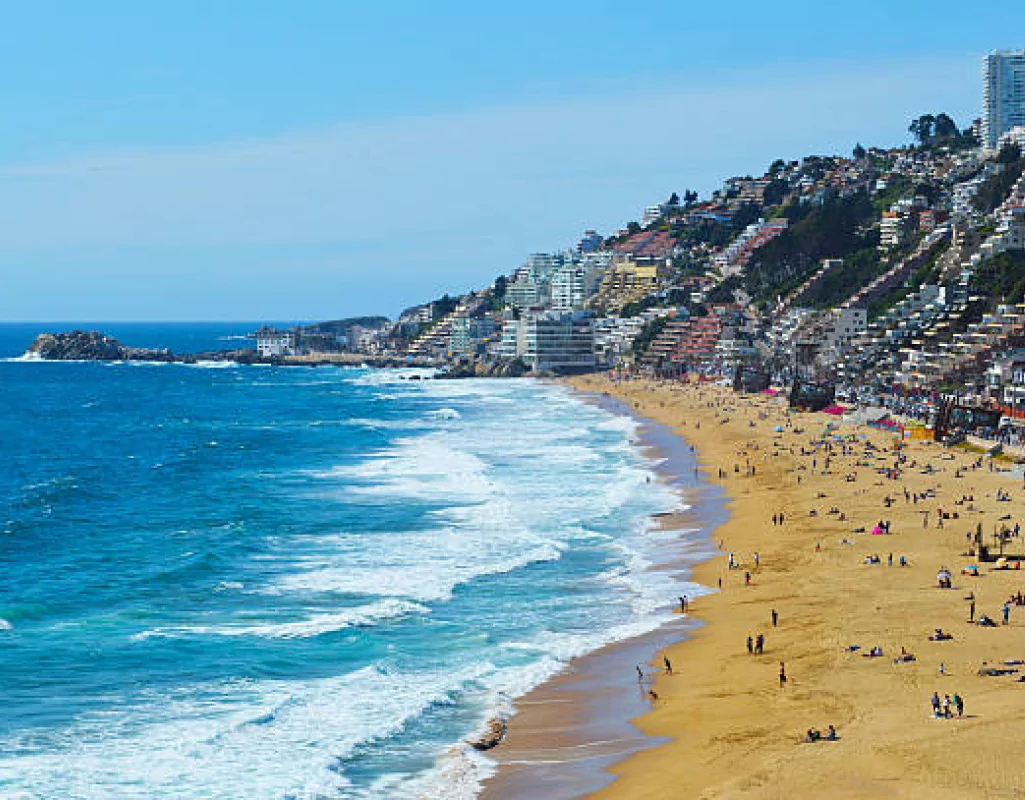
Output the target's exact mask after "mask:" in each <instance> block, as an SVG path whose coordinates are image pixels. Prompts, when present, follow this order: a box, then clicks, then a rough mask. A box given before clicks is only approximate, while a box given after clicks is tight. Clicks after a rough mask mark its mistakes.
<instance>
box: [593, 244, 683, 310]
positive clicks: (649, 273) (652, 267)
mask: <svg viewBox="0 0 1025 800" xmlns="http://www.w3.org/2000/svg"><path fill="white" fill-rule="evenodd" d="M666 271H667V270H666V267H665V266H664V264H661V263H639V262H638V261H637V260H635V259H632V258H629V257H620V258H619V259H618V260H617V261H616V262H614V263H613V264H612V266H610V267H609V268H608V269H607V270H606V271H605V273H604V275H603V276H602V280H601V285H600V286H599V287H598V296H597V299H596V305H598V306H599V307H600V308H605V309H609V310H615V309H619V308H621V307H622V306H624V305H625V304H627V303H630V302H632V301H634V300H640V299H641V298H642V297H644V296H646V295H648V294H650V293H652V292H655V291H657V290H658V288H659V281H660V280H661V279H662V278H664V277H665V275H666Z"/></svg>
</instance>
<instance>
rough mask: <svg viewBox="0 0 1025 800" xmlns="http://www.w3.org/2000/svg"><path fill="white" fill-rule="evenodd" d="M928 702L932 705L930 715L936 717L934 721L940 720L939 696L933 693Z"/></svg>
mask: <svg viewBox="0 0 1025 800" xmlns="http://www.w3.org/2000/svg"><path fill="white" fill-rule="evenodd" d="M930 702H931V703H932V715H933V716H934V717H936V719H939V718H940V696H939V695H938V694H937V693H936V692H933V693H932V697H931V698H930Z"/></svg>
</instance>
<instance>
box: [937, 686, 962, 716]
mask: <svg viewBox="0 0 1025 800" xmlns="http://www.w3.org/2000/svg"><path fill="white" fill-rule="evenodd" d="M929 702H930V703H931V704H932V715H933V717H934V718H936V719H950V718H951V717H953V716H954V711H955V710H956V712H957V716H959V717H963V716H964V699H963V698H962V697H961V695H959V694H958V693H957V692H954V696H953V697H951V696H950V695H949V694H945V695H943V699H942V700H940V696H939V694H938V693H937V692H933V693H932V697H931V698H930V699H929ZM952 709H953V710H952Z"/></svg>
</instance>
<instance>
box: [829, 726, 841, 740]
mask: <svg viewBox="0 0 1025 800" xmlns="http://www.w3.org/2000/svg"><path fill="white" fill-rule="evenodd" d="M837 738H838V737H837V735H836V728H834V727H833V726H832V725H830V726H829V729H828V730H827V732H826V739H828V740H829V741H831V742H835V741H836V740H837Z"/></svg>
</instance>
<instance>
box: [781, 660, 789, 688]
mask: <svg viewBox="0 0 1025 800" xmlns="http://www.w3.org/2000/svg"><path fill="white" fill-rule="evenodd" d="M786 685H787V665H786V664H784V663H783V662H782V661H780V662H779V688H780V689H782V688H784V687H785V686H786Z"/></svg>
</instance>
